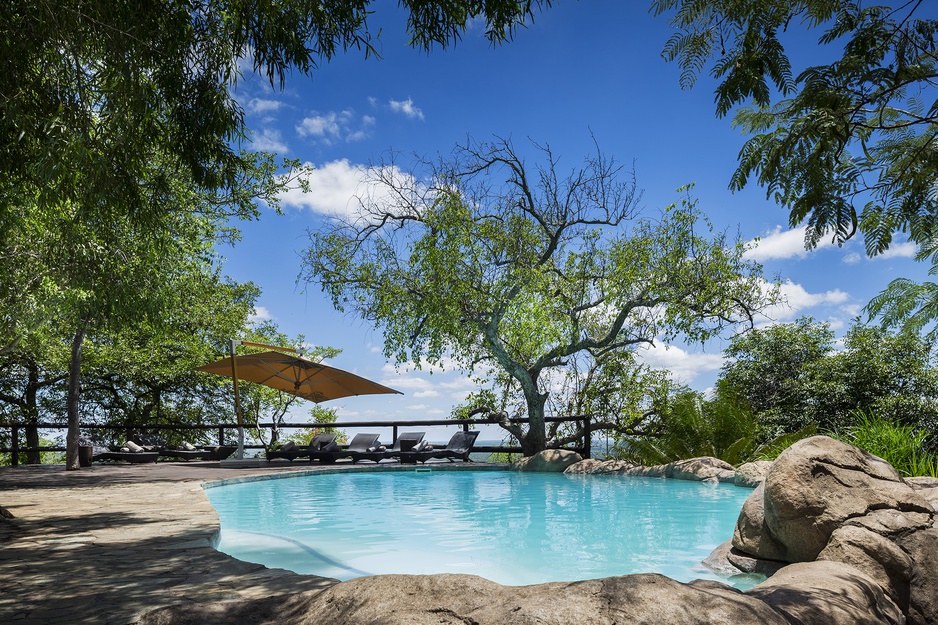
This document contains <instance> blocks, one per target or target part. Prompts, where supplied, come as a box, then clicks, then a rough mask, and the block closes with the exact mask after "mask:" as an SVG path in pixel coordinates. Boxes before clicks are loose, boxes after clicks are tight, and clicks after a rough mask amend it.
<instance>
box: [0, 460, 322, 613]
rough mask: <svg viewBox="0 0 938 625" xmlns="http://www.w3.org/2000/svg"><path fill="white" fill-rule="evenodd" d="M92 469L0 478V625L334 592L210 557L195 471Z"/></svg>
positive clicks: (212, 521) (212, 524) (303, 579)
mask: <svg viewBox="0 0 938 625" xmlns="http://www.w3.org/2000/svg"><path fill="white" fill-rule="evenodd" d="M206 464H208V463H206ZM103 468H104V469H105V470H104V471H98V470H97V467H94V468H92V469H90V470H89V469H84V470H82V471H70V472H65V471H64V470H61V469H60V470H59V471H58V472H55V471H48V470H46V471H36V470H27V471H23V472H19V471H18V470H16V469H14V470H6V469H4V470H0V505H3V506H4V507H6V508H8V509H9V510H10V511H11V512H12V513H13V514H14V515H15V518H14V519H12V520H9V521H7V522H5V523H2V524H0V541H2V547H0V623H11V622H17V623H21V624H23V625H33V624H39V623H43V624H46V625H55V624H58V623H103V624H111V623H114V624H117V623H130V622H133V620H134V619H135V617H136V616H138V615H139V613H141V612H143V611H147V610H151V609H153V608H156V607H158V606H164V605H170V604H180V603H182V604H185V603H191V602H205V601H212V602H215V601H227V600H236V599H247V598H260V597H266V596H269V595H280V594H285V593H298V592H304V591H310V590H316V589H321V588H325V587H327V586H330V585H332V584H333V583H335V580H330V579H326V578H319V577H315V576H305V575H297V574H295V573H292V572H289V571H283V570H279V569H267V568H265V567H263V566H261V565H258V564H251V563H247V562H242V561H239V560H235V559H234V558H231V557H230V556H227V555H225V554H222V553H220V552H218V551H216V550H215V549H214V548H213V547H212V540H213V535H214V533H215V531H216V530H217V528H218V523H217V515H215V512H214V510H213V509H212V508H211V505H210V504H209V502H208V498H207V497H206V496H205V494H204V493H202V492H201V489H200V488H199V487H198V481H201V479H202V478H201V477H200V475H202V474H203V473H204V469H200V468H197V467H195V466H194V465H193V466H190V467H185V468H180V469H175V468H167V469H165V470H163V471H159V472H156V471H153V472H142V471H139V467H134V468H133V469H131V470H129V471H128V470H120V469H119V468H117V467H114V468H111V467H103ZM179 471H184V472H185V474H186V475H190V476H191V477H190V478H189V479H190V480H192V481H190V482H187V481H186V480H185V479H183V480H180V479H179V476H178V473H179ZM27 473H28V474H30V475H31V477H30V478H28V477H26V476H25V474H27ZM158 473H160V474H158ZM215 473H218V471H217V470H216V471H215ZM13 474H18V475H16V479H8V478H11V477H13ZM163 474H165V475H163ZM169 474H176V477H175V479H173V478H172V476H171V475H169ZM73 476H74V477H73ZM217 477H218V476H217V475H208V474H206V478H205V479H217ZM151 478H152V479H151ZM196 480H198V481H196ZM180 482H181V483H180ZM160 484H162V485H160Z"/></svg>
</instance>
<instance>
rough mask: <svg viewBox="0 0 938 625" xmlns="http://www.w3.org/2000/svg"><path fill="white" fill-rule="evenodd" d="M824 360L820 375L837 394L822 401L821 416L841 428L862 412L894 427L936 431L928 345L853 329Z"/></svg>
mask: <svg viewBox="0 0 938 625" xmlns="http://www.w3.org/2000/svg"><path fill="white" fill-rule="evenodd" d="M829 359H830V365H829V372H828V373H827V374H825V375H826V377H827V378H828V379H832V380H837V381H838V383H837V384H836V385H834V386H833V390H836V391H839V394H837V395H834V394H833V393H832V394H831V395H829V396H826V397H824V396H822V398H821V399H822V402H821V404H822V405H821V409H822V410H823V411H824V412H826V413H827V414H836V415H839V419H838V421H839V422H842V423H843V422H847V423H850V422H852V421H853V420H854V418H855V417H856V413H863V414H866V415H875V417H876V418H878V419H882V420H885V421H889V422H891V423H893V424H895V425H896V426H912V427H915V428H922V429H926V430H928V431H931V432H934V431H936V427H938V367H936V365H938V361H936V357H935V350H934V345H933V344H932V343H931V342H930V341H927V340H923V339H922V337H921V336H919V335H918V334H917V333H915V332H888V331H886V330H884V329H882V328H880V327H875V326H866V325H862V324H854V325H853V327H851V328H850V330H849V331H848V332H847V334H846V336H845V337H844V349H843V350H842V351H840V352H837V353H836V354H833V355H831V356H830V357H829ZM825 399H826V401H823V400H825ZM825 404H826V405H825ZM851 424H852V423H851Z"/></svg>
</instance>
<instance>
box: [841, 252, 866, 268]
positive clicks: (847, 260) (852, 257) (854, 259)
mask: <svg viewBox="0 0 938 625" xmlns="http://www.w3.org/2000/svg"><path fill="white" fill-rule="evenodd" d="M862 259H863V257H862V256H860V255H859V254H857V253H856V252H850V253H849V254H847V255H846V256H844V264H845V265H856V264H857V263H858V262H860V261H861V260H862Z"/></svg>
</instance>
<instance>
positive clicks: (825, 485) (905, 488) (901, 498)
mask: <svg viewBox="0 0 938 625" xmlns="http://www.w3.org/2000/svg"><path fill="white" fill-rule="evenodd" d="M764 488H765V495H764V520H765V527H766V528H767V529H768V532H769V534H770V535H771V537H772V538H773V539H774V540H775V541H776V542H777V543H778V544H779V545H781V547H782V550H783V553H782V554H780V555H781V556H782V557H781V558H777V559H782V560H786V561H788V562H810V561H812V560H814V559H815V558H817V556H818V554H819V553H821V551H822V550H823V549H824V547H825V546H826V545H827V543H828V541H829V540H830V537H831V535H832V534H833V533H834V531H835V530H836V529H837V528H839V527H840V526H842V525H843V524H844V523H845V522H846V521H848V520H850V519H854V518H857V517H861V516H864V515H866V514H868V513H870V512H872V511H874V510H884V509H888V510H902V511H905V512H922V513H927V514H929V515H930V514H931V513H932V507H931V505H930V504H929V503H928V502H927V501H926V500H925V499H924V498H923V497H922V496H921V495H919V494H918V493H917V492H916V491H915V490H914V489H913V488H912V487H911V486H909V485H908V484H906V483H905V482H904V481H903V480H902V478H900V477H899V474H898V473H897V472H896V470H895V469H894V468H893V467H892V466H891V465H890V464H889V463H887V462H886V461H884V460H882V459H881V458H877V457H876V456H873V455H871V454H869V453H867V452H865V451H863V450H861V449H859V448H857V447H854V446H852V445H848V444H846V443H842V442H840V441H837V440H834V439H832V438H829V437H826V436H814V437H811V438H807V439H804V440H801V441H798V442H797V443H795V444H794V445H792V446H791V447H789V448H788V449H786V450H785V451H784V452H782V454H781V455H779V457H778V458H777V459H776V460H775V462H774V463H773V465H772V468H771V469H770V470H769V473H768V475H766V478H765V486H764ZM747 503H748V502H747ZM735 544H736V543H735V541H734V545H735ZM740 548H742V547H740ZM742 549H743V551H748V550H747V549H745V548H742ZM750 553H751V552H750ZM753 555H760V554H753ZM762 557H765V556H762ZM771 559H776V558H771Z"/></svg>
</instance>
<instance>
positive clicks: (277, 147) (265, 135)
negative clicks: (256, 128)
mask: <svg viewBox="0 0 938 625" xmlns="http://www.w3.org/2000/svg"><path fill="white" fill-rule="evenodd" d="M251 143H252V144H253V146H254V149H255V150H261V151H264V152H276V153H278V154H285V153H287V152H289V151H290V149H289V148H288V147H287V144H286V143H284V142H283V137H281V136H280V131H279V130H277V129H275V128H265V129H263V130H262V131H261V132H260V134H257V135H255V136H254V137H253V138H252V140H251Z"/></svg>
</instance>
